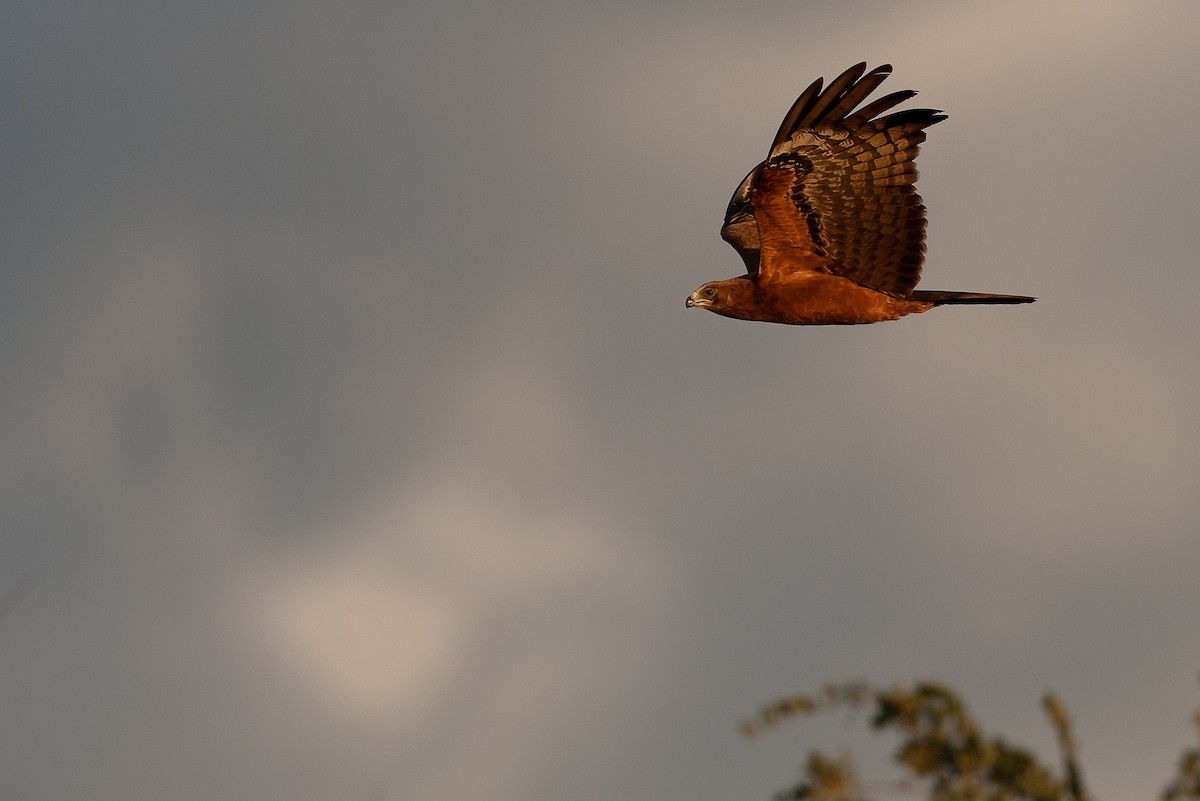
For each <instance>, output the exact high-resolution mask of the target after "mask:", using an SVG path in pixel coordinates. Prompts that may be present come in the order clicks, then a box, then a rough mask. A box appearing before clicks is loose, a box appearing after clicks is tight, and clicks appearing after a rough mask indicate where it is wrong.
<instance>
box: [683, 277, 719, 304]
mask: <svg viewBox="0 0 1200 801" xmlns="http://www.w3.org/2000/svg"><path fill="white" fill-rule="evenodd" d="M722 283H724V282H723V281H709V282H708V283H707V284H705V285H704V286H702V287H700V288H699V289H697V290H696V291H695V292H693V293H692V294H690V295H688V299H687V307H688V308H689V309H690V308H692V307H693V306H699V307H700V308H702V309H711V308H713V307H715V306H719V305H720V303H721V284H722Z"/></svg>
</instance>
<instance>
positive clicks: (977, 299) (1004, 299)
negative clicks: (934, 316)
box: [909, 289, 1037, 306]
mask: <svg viewBox="0 0 1200 801" xmlns="http://www.w3.org/2000/svg"><path fill="white" fill-rule="evenodd" d="M909 300H923V301H925V302H927V303H932V304H933V305H934V306H946V305H950V304H955V303H1033V302H1034V301H1035V300H1037V298H1031V297H1029V296H1028V295H992V294H990V293H987V292H941V291H936V290H934V291H925V290H921V289H917V290H914V291H913V293H912V295H910V296H909Z"/></svg>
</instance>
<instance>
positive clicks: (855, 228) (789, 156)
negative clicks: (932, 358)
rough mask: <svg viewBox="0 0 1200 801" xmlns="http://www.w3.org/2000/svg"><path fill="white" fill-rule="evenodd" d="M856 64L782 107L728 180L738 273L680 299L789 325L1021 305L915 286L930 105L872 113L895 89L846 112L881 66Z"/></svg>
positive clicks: (889, 104)
mask: <svg viewBox="0 0 1200 801" xmlns="http://www.w3.org/2000/svg"><path fill="white" fill-rule="evenodd" d="M866 67H867V65H866V64H865V63H862V64H856V65H855V66H853V67H851V68H850V69H848V70H846V71H845V72H843V73H842V74H841V75H839V76H838V77H837V78H836V79H835V80H834V81H833V82H832V83H830V84H829V86H828V88H826V89H825V90H824V91H822V89H821V87H822V80H821V79H820V78H818V79H817V80H816V81H814V82H813V84H812V85H811V86H809V87H808V88H807V89H805V90H804V93H803V94H801V95H800V97H799V98H798V99H797V100H796V102H795V103H794V104H793V105H792V108H791V110H790V111H788V113H787V116H786V117H784V118H783V124H782V125H780V126H779V133H777V134H776V135H775V141H773V142H772V143H771V150H770V153H769V154H768V155H767V159H766V160H765V161H764V162H762V163H761V164H759V165H758V166H757V167H755V168H754V169H753V170H751V171H750V174H749V175H747V176H746V177H745V178H744V179H743V180H742V182H741V184H739V185H738V188H737V191H735V192H734V193H733V197H732V198H731V199H730V201H729V207H728V209H727V210H726V212H725V224H724V226H723V227H722V228H721V238H722V239H724V240H725V241H726V242H728V243H729V244H731V245H733V247H734V249H735V250H737V252H738V253H739V254H741V257H742V260H743V261H745V263H746V274H745V275H743V276H740V277H738V278H730V279H726V280H724V281H709V282H708V283H707V284H704V285H703V286H701V287H700V288H699V289H697V290H696V291H695V292H693V293H692V294H691V295H689V296H688V299H687V305H688V307H689V308H690V307H692V306H695V307H697V308H701V309H708V310H709V311H711V312H716V313H717V314H722V315H724V316H726V317H736V318H738V319H741V320H762V321H765V322H770V323H788V324H791V325H851V324H856V323H877V322H882V321H884V320H895V319H898V318H900V317H903V316H904V315H906V314H915V313H919V312H924V311H928V310H929V309H932V308H933V307H935V306H944V305H950V304H969V303H1031V302H1033V301H1034V300H1035V299H1034V298H1031V297H1026V296H1024V295H993V294H987V293H983V292H942V291H925V290H919V289H915V287H916V285H917V281H919V280H920V278H921V263H922V261H923V260H924V256H925V206H924V205H923V204H922V202H921V196H920V195H918V194H917V192H916V189H915V188H914V187H913V184H914V183H916V180H917V166H916V161H915V159H916V157H917V150H918V148H919V147H920V145H921V143H922V142H924V141H925V129H926V128H928V127H929V126H930V125H934V124H936V123H939V122H941V121H942V120H944V119H946V115H945V114H943V113H942V112H940V111H934V110H933V109H923V108H922V109H910V110H907V111H897V112H892V113H890V114H887V115H886V116H880V115H881V114H883V113H884V112H887V111H890V110H891V109H892V108H894V107H895V106H897V105H899V104H900V103H903V102H904V101H905V100H908V99H909V98H911V97H913V96H914V95H915V94H916V92H913V91H902V92H895V93H893V94H890V95H887V96H886V97H882V98H879V99H878V100H875V101H873V102H871V103H869V104H867V105H866V106H864V107H863V108H862V109H859V110H857V111H856V110H855V109H856V108H857V106H858V105H859V104H860V103H862V102H863V101H864V100H865V99H866V98H867V95H869V94H871V92H873V91H874V90H875V89H876V88H878V86H879V85H880V84H881V83H883V81H884V79H885V78H887V76H888V75H890V74H891V72H892V67H891V65H889V64H884V65H883V66H881V67H876V68H875V69H873V70H871V71H870V72H866Z"/></svg>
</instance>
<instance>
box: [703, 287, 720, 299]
mask: <svg viewBox="0 0 1200 801" xmlns="http://www.w3.org/2000/svg"><path fill="white" fill-rule="evenodd" d="M716 296H717V290H715V289H713V288H712V287H711V286H710V287H709V288H708V289H706V290H704V297H706V298H715V297H716Z"/></svg>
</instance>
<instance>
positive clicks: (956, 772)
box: [742, 682, 1200, 801]
mask: <svg viewBox="0 0 1200 801" xmlns="http://www.w3.org/2000/svg"><path fill="white" fill-rule="evenodd" d="M1042 706H1043V709H1044V710H1045V712H1046V716H1047V717H1048V718H1049V720H1050V725H1051V726H1052V727H1053V728H1054V732H1055V734H1056V735H1057V736H1058V743H1059V749H1060V751H1061V754H1062V763H1063V764H1062V769H1061V774H1060V773H1057V772H1056V771H1055V770H1053V769H1052V768H1050V767H1048V766H1046V765H1043V764H1042V763H1041V762H1040V761H1039V760H1038V758H1037V757H1036V756H1035V755H1034V754H1033V753H1032V752H1031V751H1029V750H1027V749H1025V748H1022V747H1020V746H1017V745H1013V744H1011V743H1008V742H1006V741H1005V740H1004V739H1002V738H1000V737H989V736H988V735H986V734H985V733H984V731H983V729H982V727H981V726H980V725H979V724H978V723H977V722H976V721H975V720H974V718H972V717H971V716H970V715H969V714H968V713H967V710H966V707H965V705H964V704H963V702H962V701H961V700H960V699H959V697H958V696H957V695H956V694H955V693H954V692H952V691H951V690H949V689H947V688H946V687H943V686H941V685H939V684H934V683H931V682H922V683H919V684H916V685H914V686H912V687H911V688H909V687H900V686H895V687H890V688H878V687H873V686H871V685H869V684H866V683H862V682H855V683H848V684H831V685H827V686H826V687H824V688H823V689H822V690H821V691H820V692H818V693H817V694H815V695H797V696H793V697H791V698H785V699H782V700H779V701H776V702H775V703H773V704H770V705H769V706H767V707H764V708H763V709H762V711H760V712H759V714H758V716H757V717H756V718H754V719H753V720H750V721H747V722H746V723H744V724H742V730H743V733H744V734H745V735H746V736H747V737H756V736H758V735H759V734H761V733H762V732H764V731H766V730H768V729H770V728H773V727H774V726H776V725H778V724H779V723H782V722H783V721H785V720H789V719H791V718H795V717H799V716H803V715H811V714H815V713H817V712H823V711H826V710H829V709H832V708H836V707H841V708H849V709H866V710H869V712H870V715H871V717H870V725H871V727H872V728H873V729H875V730H877V731H883V730H889V731H893V732H896V733H897V734H899V735H900V737H901V742H900V746H899V747H898V748H897V749H896V751H895V753H894V754H893V758H894V760H895V761H896V762H897V763H898V764H899V765H900V766H901V767H902V768H903V769H904V771H905V773H906V774H907V777H906V779H903V780H901V781H898V782H893V783H891V784H889V785H881V784H879V783H872V784H871V785H870V788H868V786H867V785H866V784H864V782H863V781H862V780H861V779H860V778H859V777H858V774H857V772H856V770H855V767H854V763H853V760H852V759H851V758H850V756H849V755H843V756H840V757H830V756H828V755H826V754H824V753H822V752H821V751H819V750H813V751H812V752H810V754H809V755H808V758H807V760H806V761H805V766H804V778H803V779H802V780H801V782H800V783H799V784H797V785H795V786H793V787H790V788H788V789H786V790H783V791H781V792H779V793H777V794H776V798H777V799H778V801H871V799H872V798H873V797H874V792H880V790H879V789H878V788H880V787H882V788H883V790H882V792H887V793H889V794H891V793H895V792H901V791H915V790H923V791H924V790H927V792H928V797H929V799H930V801H1091V796H1089V795H1088V793H1087V791H1086V789H1085V786H1084V781H1083V774H1082V771H1081V769H1080V766H1079V760H1078V756H1077V754H1076V750H1075V740H1074V736H1073V734H1072V731H1071V721H1070V717H1069V716H1068V715H1067V710H1066V707H1065V706H1064V705H1063V704H1062V702H1061V701H1059V700H1058V699H1057V698H1056V697H1054V696H1053V695H1047V696H1046V697H1045V698H1044V699H1043V701H1042ZM1196 723H1197V726H1198V727H1200V715H1197V718H1196ZM1161 799H1162V801H1185V800H1187V799H1198V800H1200V751H1198V750H1197V749H1188V750H1187V751H1185V752H1184V754H1183V756H1182V758H1181V759H1180V761H1179V767H1178V775H1177V776H1176V777H1175V779H1174V780H1173V781H1172V782H1171V783H1170V784H1169V785H1168V786H1167V787H1166V789H1165V790H1163V792H1162V794H1161Z"/></svg>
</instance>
